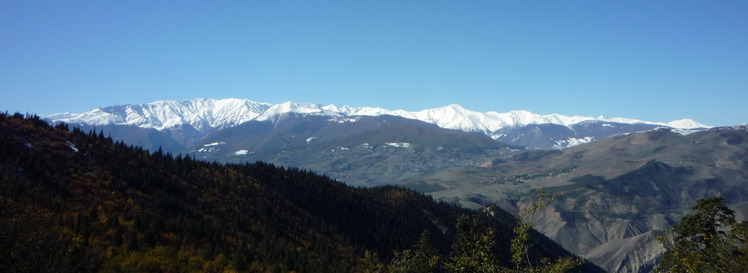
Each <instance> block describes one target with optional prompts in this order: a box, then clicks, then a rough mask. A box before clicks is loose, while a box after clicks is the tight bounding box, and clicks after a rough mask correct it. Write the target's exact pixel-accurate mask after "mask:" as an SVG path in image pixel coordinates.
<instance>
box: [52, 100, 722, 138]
mask: <svg viewBox="0 0 748 273" xmlns="http://www.w3.org/2000/svg"><path fill="white" fill-rule="evenodd" d="M286 114H306V115H320V116H330V117H354V116H379V115H393V116H399V117H404V118H408V119H416V120H421V121H424V122H428V123H432V124H436V125H438V126H439V127H442V128H447V129H456V130H462V131H466V132H483V133H485V134H487V135H492V133H494V132H496V131H497V130H500V129H502V128H504V127H517V126H524V125H530V124H549V123H550V124H557V125H562V126H570V125H573V124H576V123H579V122H583V121H604V122H616V123H628V124H639V123H641V124H654V125H660V126H667V127H671V128H675V129H683V130H691V129H699V128H710V126H707V125H704V124H701V123H698V122H696V121H694V120H691V119H681V120H676V121H672V122H668V123H662V122H649V121H642V120H635V119H627V118H607V117H603V116H600V117H597V118H593V117H583V116H564V115H560V114H550V115H539V114H535V113H531V112H528V111H517V110H513V111H509V112H506V113H498V112H493V111H491V112H486V113H482V112H476V111H471V110H468V109H465V108H462V107H461V106H459V105H457V104H452V105H448V106H445V107H441V108H434V109H426V110H421V111H417V112H408V111H404V110H387V109H383V108H377V107H349V106H343V107H337V106H335V105H327V106H322V105H318V104H313V103H294V102H285V103H281V104H270V103H265V102H254V101H251V100H248V99H220V100H218V99H191V100H187V101H174V100H164V101H156V102H152V103H148V104H129V105H117V106H110V107H105V108H96V109H93V110H91V111H88V112H85V113H80V114H71V113H60V114H53V115H50V116H46V117H45V118H47V119H49V120H52V121H55V122H66V123H74V124H75V123H77V124H87V125H134V126H138V127H141V128H154V129H157V130H165V129H171V128H176V127H181V126H185V125H190V126H192V127H194V128H195V129H197V130H198V131H202V132H206V131H208V130H213V129H222V128H226V127H231V126H235V125H239V124H241V123H244V122H247V121H251V120H258V121H265V120H270V121H277V119H278V118H279V117H282V116H283V115H286ZM346 121H347V122H355V121H356V119H350V120H346Z"/></svg>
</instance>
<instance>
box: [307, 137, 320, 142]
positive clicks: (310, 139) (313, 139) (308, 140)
mask: <svg viewBox="0 0 748 273" xmlns="http://www.w3.org/2000/svg"><path fill="white" fill-rule="evenodd" d="M316 139H317V138H316V137H309V138H307V139H306V143H311V142H312V141H315V140H316Z"/></svg>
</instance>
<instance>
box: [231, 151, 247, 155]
mask: <svg viewBox="0 0 748 273" xmlns="http://www.w3.org/2000/svg"><path fill="white" fill-rule="evenodd" d="M248 153H249V151H248V150H238V151H236V152H234V154H235V155H247V154H248Z"/></svg>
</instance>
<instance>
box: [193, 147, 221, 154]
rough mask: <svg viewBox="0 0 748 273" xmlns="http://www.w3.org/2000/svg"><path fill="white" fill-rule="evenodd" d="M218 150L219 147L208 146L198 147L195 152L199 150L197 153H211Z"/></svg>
mask: <svg viewBox="0 0 748 273" xmlns="http://www.w3.org/2000/svg"><path fill="white" fill-rule="evenodd" d="M220 150H221V149H216V148H213V147H210V148H200V149H198V150H197V152H199V153H212V152H218V151H220Z"/></svg>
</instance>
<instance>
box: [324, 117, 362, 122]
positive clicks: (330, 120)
mask: <svg viewBox="0 0 748 273" xmlns="http://www.w3.org/2000/svg"><path fill="white" fill-rule="evenodd" d="M359 120H361V117H344V118H331V119H328V120H327V121H329V122H337V123H340V124H343V123H347V122H357V121H359Z"/></svg>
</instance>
